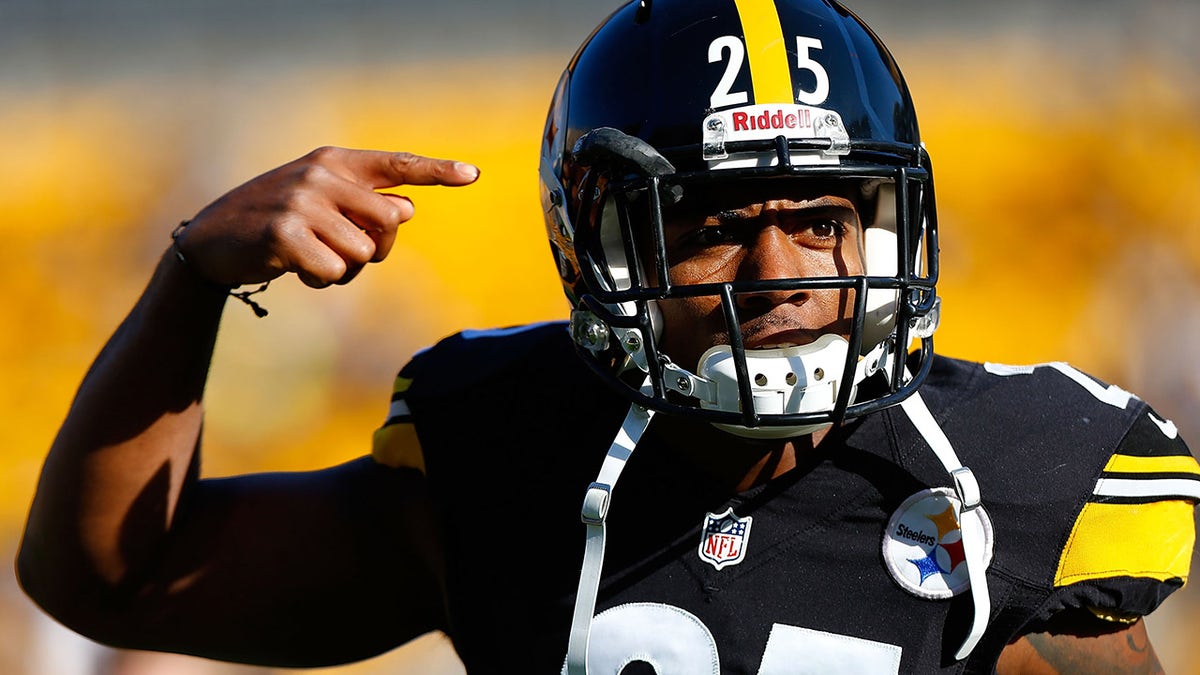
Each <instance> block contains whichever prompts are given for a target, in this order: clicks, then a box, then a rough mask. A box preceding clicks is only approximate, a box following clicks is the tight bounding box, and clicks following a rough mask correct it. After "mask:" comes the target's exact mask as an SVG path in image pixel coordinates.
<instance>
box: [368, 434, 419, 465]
mask: <svg viewBox="0 0 1200 675" xmlns="http://www.w3.org/2000/svg"><path fill="white" fill-rule="evenodd" d="M371 458H372V459H374V460H375V461H376V462H378V463H380V464H382V465H384V466H390V467H392V468H393V469H416V470H418V471H420V472H421V473H425V453H424V452H422V451H421V442H420V441H419V440H417V429H416V427H414V426H413V425H411V424H392V425H389V426H386V427H382V428H380V429H376V430H375V437H374V438H373V439H372V443H371Z"/></svg>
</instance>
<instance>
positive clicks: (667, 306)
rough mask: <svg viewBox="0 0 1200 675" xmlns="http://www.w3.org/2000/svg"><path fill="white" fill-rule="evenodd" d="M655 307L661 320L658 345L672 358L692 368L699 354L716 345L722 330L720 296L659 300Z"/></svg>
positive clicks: (722, 316) (723, 324)
mask: <svg viewBox="0 0 1200 675" xmlns="http://www.w3.org/2000/svg"><path fill="white" fill-rule="evenodd" d="M658 307H659V311H660V312H661V313H662V320H663V330H662V336H661V338H660V340H659V346H660V347H661V349H662V351H663V352H665V353H666V354H667V355H668V356H670V357H671V360H672V361H674V362H676V363H678V364H680V365H682V366H684V367H686V368H692V367H694V366H695V365H696V363H697V362H698V361H699V360H700V355H701V354H703V353H704V351H705V350H707V349H708V348H709V347H711V346H713V345H714V344H716V341H717V340H716V336H717V334H718V333H722V334H723V332H724V329H725V320H724V314H722V312H721V301H720V299H719V298H716V297H711V296H705V297H700V298H683V299H678V300H660V301H659V303H658Z"/></svg>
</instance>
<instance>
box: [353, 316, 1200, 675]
mask: <svg viewBox="0 0 1200 675" xmlns="http://www.w3.org/2000/svg"><path fill="white" fill-rule="evenodd" d="M921 393H922V396H923V398H924V399H925V401H926V402H927V404H928V406H929V408H930V410H931V411H932V413H933V415H934V417H935V418H936V419H937V421H938V423H939V424H940V425H941V427H942V428H943V429H944V431H945V433H946V435H947V437H948V438H949V439H950V441H951V443H952V444H953V445H954V447H955V450H956V451H957V453H958V455H959V457H960V458H961V460H962V462H963V463H964V464H965V465H967V466H969V467H970V468H971V469H972V471H973V472H974V475H975V477H976V478H977V479H978V481H979V485H980V489H981V492H982V499H983V507H984V509H985V510H986V514H987V519H986V522H987V528H986V529H987V532H988V535H989V536H988V545H989V554H990V566H989V567H988V570H987V579H988V588H989V592H990V597H991V607H992V611H991V616H990V617H989V621H988V628H987V632H986V633H985V634H984V637H983V639H982V641H981V642H980V644H979V645H978V646H977V647H976V648H975V650H974V652H973V653H972V654H971V656H970V657H969V658H968V659H967V660H966V661H963V662H956V661H954V660H953V656H952V654H953V652H954V650H955V649H956V648H957V646H958V645H959V644H960V643H961V642H962V638H963V636H964V635H965V633H966V631H967V629H968V626H969V623H970V617H971V611H972V606H971V601H970V594H969V589H964V587H963V583H962V579H961V578H960V577H961V576H962V575H961V574H959V569H960V567H959V566H960V563H961V562H962V556H963V553H962V549H961V544H960V543H959V539H958V532H957V527H958V526H957V522H956V521H955V519H954V512H953V510H951V511H950V512H949V514H948V515H947V513H946V508H945V507H946V506H947V504H948V503H949V502H948V501H947V500H951V501H952V499H951V498H950V497H948V496H947V495H948V494H949V491H948V490H947V488H948V486H950V485H951V484H952V483H951V479H950V477H949V476H948V475H947V474H946V471H945V469H944V468H943V467H942V465H941V464H940V463H939V461H938V460H937V458H936V457H935V456H934V455H933V453H932V452H930V450H929V449H928V447H927V445H926V443H925V440H924V439H923V437H922V436H921V435H920V434H919V433H918V432H917V430H916V429H915V428H914V427H913V425H912V424H911V423H910V422H909V420H908V418H907V417H906V416H905V415H904V413H902V412H901V411H900V410H899V409H897V408H891V409H887V410H884V411H882V412H879V413H876V414H873V415H870V416H867V417H865V418H861V419H857V420H853V421H851V422H849V423H847V424H845V425H843V426H842V427H840V428H837V429H834V430H833V431H831V433H830V434H829V436H828V437H826V439H825V440H824V441H823V442H822V443H821V444H820V446H819V447H818V448H817V451H816V453H815V456H814V457H812V458H811V461H808V462H806V463H805V464H804V465H803V466H801V467H798V468H797V469H795V470H793V471H790V472H788V473H786V474H784V475H782V476H780V477H778V478H776V479H774V480H772V481H770V482H769V483H767V484H764V485H760V486H758V487H755V488H753V489H751V490H749V491H746V492H743V493H739V494H730V493H729V492H728V491H727V490H724V489H720V488H718V487H717V485H718V483H715V482H714V481H712V480H711V479H708V478H707V477H705V476H703V475H701V474H699V473H696V472H695V470H694V469H692V468H690V465H689V464H688V463H687V462H686V460H685V459H683V458H681V456H680V452H681V450H680V449H679V447H678V444H675V443H672V442H670V439H668V438H665V437H664V434H665V432H664V431H663V429H662V426H664V425H661V424H659V420H655V422H654V423H652V424H651V426H650V428H649V430H648V431H647V433H646V435H645V436H644V437H643V439H642V441H641V443H640V444H639V445H638V448H637V451H636V452H635V454H634V455H633V457H632V458H631V459H630V460H629V463H628V466H627V468H626V469H625V472H624V474H623V477H622V479H621V482H620V484H619V485H618V486H617V487H616V488H615V490H614V493H613V501H612V506H611V509H610V511H609V517H608V531H609V538H608V552H607V556H606V561H605V566H604V576H603V579H602V581H601V585H600V594H599V600H598V603H597V608H596V618H595V621H594V624H593V631H592V638H591V648H592V650H593V651H597V652H601V653H603V654H605V655H608V657H611V658H612V659H615V660H617V661H620V660H621V659H624V661H623V662H626V663H628V662H632V661H644V662H646V663H647V664H653V665H654V667H655V668H656V672H659V673H660V674H662V675H665V674H666V673H671V672H681V673H689V674H691V673H709V672H712V673H718V672H719V673H763V674H768V673H778V672H788V673H810V672H811V673H818V672H825V673H827V672H852V673H858V672H863V673H866V672H870V673H887V672H901V673H930V672H990V671H991V670H992V669H993V667H994V664H995V662H996V659H997V658H998V657H999V654H1000V652H1001V650H1003V648H1004V647H1005V645H1006V644H1007V643H1008V642H1009V641H1010V640H1011V639H1012V638H1013V637H1014V636H1016V635H1018V634H1021V633H1023V632H1028V631H1029V630H1030V629H1031V628H1036V626H1037V625H1038V624H1039V623H1040V622H1042V621H1044V620H1046V619H1048V618H1049V617H1050V616H1052V615H1054V614H1055V613H1056V612H1058V611H1061V610H1063V609H1067V608H1080V609H1089V610H1091V611H1093V612H1094V613H1095V614H1096V615H1097V616H1100V617H1102V618H1109V619H1113V620H1129V619H1132V618H1135V617H1138V616H1141V615H1144V614H1146V613H1149V612H1150V611H1152V610H1153V609H1154V608H1155V607H1157V606H1158V604H1159V603H1160V602H1161V601H1162V600H1163V599H1164V598H1165V597H1166V596H1167V595H1168V594H1169V593H1171V592H1172V591H1173V590H1175V589H1177V588H1179V587H1180V586H1181V585H1182V584H1183V583H1184V581H1185V579H1186V578H1187V573H1188V564H1189V561H1190V557H1191V549H1192V544H1193V538H1194V533H1193V519H1192V504H1193V503H1194V501H1195V500H1196V498H1197V496H1198V495H1200V470H1198V468H1197V465H1196V462H1195V460H1194V459H1193V458H1192V457H1191V455H1190V453H1189V452H1188V449H1187V447H1186V446H1185V445H1184V443H1183V441H1182V440H1181V439H1180V438H1179V437H1178V434H1177V433H1176V432H1175V430H1174V427H1173V426H1172V425H1171V424H1170V422H1168V421H1166V420H1163V419H1161V418H1159V417H1157V416H1155V414H1154V412H1153V411H1152V410H1151V409H1150V408H1148V407H1147V406H1146V404H1145V403H1143V402H1142V401H1141V400H1139V399H1137V398H1136V397H1134V396H1132V395H1130V394H1128V393H1126V392H1124V391H1122V390H1120V389H1118V388H1116V387H1109V386H1107V385H1104V384H1102V383H1099V382H1097V381H1096V380H1094V379H1092V378H1090V377H1087V376H1086V375H1083V374H1081V373H1079V372H1078V371H1075V370H1073V369H1071V368H1069V367H1068V366H1065V365H1063V364H1048V365H1044V366H1037V367H1029V368H1012V367H1003V366H985V365H979V364H971V363H966V362H962V361H956V360H952V359H946V358H937V359H936V360H935V362H934V364H933V368H932V371H931V372H930V374H929V376H928V378H927V380H926V382H925V383H924V384H923V385H922V387H921ZM627 410H628V402H627V401H625V400H624V399H622V398H620V397H619V396H617V395H616V394H614V393H612V392H611V391H609V390H608V389H607V388H606V387H605V386H603V385H602V384H601V383H600V381H599V380H598V379H597V378H596V377H594V376H593V375H592V374H591V373H590V372H589V371H588V370H587V368H586V367H585V366H584V365H583V364H582V362H581V360H580V359H578V358H577V357H576V356H575V355H574V354H573V347H572V345H571V342H570V339H569V336H568V334H567V329H566V327H565V325H564V324H561V323H551V324H543V325H538V326H531V327H524V328H519V329H511V330H506V331H492V332H481V333H472V332H466V333H462V334H459V335H456V336H453V337H451V338H447V339H446V340H444V341H442V342H441V343H439V344H438V345H437V346H435V347H433V348H431V349H429V350H426V351H425V352H422V353H421V354H419V355H417V356H416V357H414V359H413V360H412V361H411V362H410V363H409V364H408V365H407V366H406V367H405V368H404V369H403V371H402V372H401V373H400V376H399V377H398V378H397V383H396V393H395V394H394V396H393V414H392V415H391V416H390V417H389V419H388V422H387V423H386V424H385V425H384V427H383V428H381V429H380V430H379V431H378V432H376V439H375V456H376V458H377V459H378V460H379V461H381V462H383V463H386V464H389V465H393V466H398V465H406V466H412V467H417V468H419V469H421V470H422V471H424V472H425V475H426V477H427V479H428V481H429V484H430V486H431V492H432V494H433V495H434V499H435V500H436V506H437V511H438V513H439V515H440V518H441V523H440V526H441V529H442V534H443V536H444V547H445V553H446V560H447V563H446V565H447V579H446V588H445V603H446V612H447V622H448V630H447V632H448V633H449V635H450V637H451V638H452V640H453V642H454V645H455V648H456V649H457V651H458V653H459V655H460V657H461V658H462V660H463V662H464V663H465V665H466V667H467V669H468V671H469V672H472V673H488V672H502V673H507V672H531V673H552V672H560V671H561V670H562V668H563V663H564V658H565V655H566V647H567V636H568V633H569V629H570V623H571V612H572V608H573V601H574V594H575V590H576V584H577V581H578V577H579V570H580V564H581V557H582V551H583V535H584V526H583V525H582V524H581V523H580V517H579V513H580V505H581V500H582V497H583V494H584V491H585V490H586V488H587V486H588V484H589V483H590V482H591V481H593V480H594V479H595V478H596V473H597V470H598V468H599V466H600V462H601V461H602V459H603V457H604V455H605V452H606V451H607V449H608V447H609V444H610V442H611V441H612V440H613V437H614V435H615V433H616V430H617V428H618V426H619V425H620V423H621V420H622V419H623V417H624V415H625V413H626V411H627ZM414 434H415V436H414ZM716 437H717V439H718V440H717V441H715V442H720V439H721V438H723V437H722V436H720V435H716ZM415 440H419V447H418V445H417V443H415V442H414V441H415ZM730 440H731V442H732V440H733V439H732V437H730ZM619 670H620V668H619V667H617V668H616V669H615V670H614V671H613V672H619Z"/></svg>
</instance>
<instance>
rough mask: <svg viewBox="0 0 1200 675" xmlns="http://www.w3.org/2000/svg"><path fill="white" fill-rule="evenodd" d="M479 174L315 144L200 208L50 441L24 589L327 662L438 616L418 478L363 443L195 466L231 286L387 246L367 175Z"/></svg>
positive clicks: (215, 651) (73, 611)
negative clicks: (286, 471) (330, 460)
mask: <svg viewBox="0 0 1200 675" xmlns="http://www.w3.org/2000/svg"><path fill="white" fill-rule="evenodd" d="M477 176H478V171H477V170H476V169H475V168H474V167H471V166H469V165H464V164H460V163H456V162H452V161H447V160H435V159H430V158H425V157H419V156H414V155H409V154H404V153H387V152H375V151H355V150H345V149H337V148H322V149H320V150H316V151H314V152H312V153H309V154H308V155H306V156H304V157H302V158H300V159H298V160H296V161H293V162H290V163H288V164H286V165H284V166H281V167H279V168H277V169H274V170H272V171H270V172H268V173H266V174H263V175H261V176H259V177H257V178H255V179H253V180H251V181H249V182H247V183H245V184H244V185H242V186H240V187H238V188H236V189H234V190H233V191H231V192H229V193H228V194H226V195H225V196H223V197H221V198H220V199H218V200H217V201H216V202H214V203H213V204H211V205H209V206H208V207H206V208H205V209H204V210H203V211H201V212H200V213H199V214H198V215H197V216H196V217H195V218H194V219H193V220H192V221H191V222H190V224H188V225H187V227H186V228H184V229H183V230H182V232H181V233H180V234H179V236H178V238H177V240H176V247H175V248H172V249H171V250H168V251H167V253H166V254H165V255H164V256H163V258H162V260H161V261H160V263H159V264H158V267H157V269H156V270H155V272H154V275H153V277H152V279H151V280H150V283H149V285H148V286H147V288H146V290H145V292H144V293H143V295H142V297H141V298H140V299H139V301H138V302H137V304H136V306H135V307H134V308H133V310H132V311H131V313H130V314H129V316H128V317H127V318H126V319H125V321H124V322H123V323H122V324H121V326H120V327H119V328H118V329H117V331H116V333H115V334H114V335H113V336H112V338H111V339H110V340H109V342H108V344H107V345H106V346H105V347H104V349H103V350H102V351H101V353H100V355H99V356H98V357H97V359H96V361H95V363H94V364H93V365H92V367H91V369H90V370H89V372H88V374H87V376H86V377H85V378H84V381H83V383H82V384H81V386H80V388H79V392H78V394H77V395H76V398H75V401H74V402H73V404H72V406H71V409H70V411H69V413H68V415H67V418H66V420H65V421H64V423H63V425H62V428H61V429H60V431H59V433H58V436H57V438H56V439H55V441H54V444H53V446H52V448H51V450H50V454H49V456H48V457H47V459H46V463H45V467H44V469H43V471H42V476H41V480H40V482H39V485H38V489H37V493H36V496H35V498H34V502H33V505H32V508H31V511H30V515H29V520H28V523H27V526H26V531H25V536H24V539H23V541H22V545H21V550H20V554H19V557H18V562H17V568H18V574H19V577H20V581H21V583H22V585H23V587H24V588H25V590H26V591H27V592H28V593H29V594H30V596H31V597H33V599H34V600H35V601H37V602H38V603H39V604H40V605H41V606H42V607H44V608H45V609H46V610H47V611H48V612H50V613H51V614H52V615H54V616H55V617H56V618H58V619H59V620H60V621H62V622H63V623H65V624H66V625H68V626H69V627H71V628H74V629H75V630H77V631H79V632H81V633H84V634H85V635H88V636H89V637H92V638H94V639H97V640H99V641H102V642H106V643H109V644H114V645H118V646H127V647H138V648H143V649H163V650H169V651H181V652H187V653H195V654H201V655H205V656H210V657H214V658H225V659H232V660H240V661H247V662H257V663H278V664H285V665H320V664H325V663H336V662H341V661H346V660H351V659H355V658H361V657H364V656H368V655H370V654H373V653H377V652H379V651H382V650H384V649H387V648H389V647H391V646H395V645H396V644H398V643H399V642H402V641H403V640H404V639H406V638H407V637H411V636H412V635H416V634H419V633H420V632H423V631H426V630H430V629H432V628H435V627H438V626H439V621H440V614H441V613H440V600H439V599H438V597H437V570H438V560H437V557H438V551H437V546H436V543H435V539H436V533H434V532H432V531H431V530H430V527H429V525H428V522H429V519H428V518H426V517H424V509H425V508H426V501H425V499H424V486H423V483H422V481H421V479H420V478H419V476H416V475H414V474H409V473H406V472H403V471H394V470H388V469H382V468H380V467H377V466H374V465H373V464H371V463H370V462H365V461H360V462H355V463H351V464H348V465H345V466H342V467H336V468H334V469H330V470H326V471H321V472H313V473H304V474H290V475H267V476H250V477H244V478H237V479H227V480H220V481H199V480H197V477H196V466H197V463H198V448H199V445H200V435H201V423H202V405H201V401H202V397H203V392H204V386H205V381H206V379H207V374H208V369H209V362H210V359H211V357H212V352H213V345H214V342H215V339H216V333H217V327H218V324H219V322H220V317H221V313H222V308H223V305H224V303H225V299H226V289H227V288H228V287H230V286H235V285H238V284H248V283H260V282H263V281H267V280H270V279H273V278H275V277H277V276H279V275H281V274H284V273H287V272H293V273H295V274H297V275H298V276H299V277H300V278H301V279H302V280H303V281H304V282H305V283H306V284H308V285H309V286H313V287H322V286H327V285H329V284H333V283H345V282H347V281H349V280H350V279H352V278H353V277H354V276H355V275H356V274H357V273H358V272H359V271H360V270H361V269H362V267H363V266H365V265H366V264H367V263H368V262H376V261H380V260H382V259H383V258H384V257H386V256H387V253H388V251H389V250H390V248H391V246H392V242H393V241H394V238H395V236H396V230H397V226H398V225H399V224H401V223H403V222H404V221H406V220H408V219H409V218H411V217H412V215H413V206H412V203H411V202H410V201H409V200H408V199H406V198H404V197H399V196H395V195H387V194H382V193H380V192H377V190H378V189H381V188H388V187H393V186H399V185H405V184H420V185H435V184H436V185H447V186H457V185H466V184H469V183H471V182H473V181H474V180H475V178H476V177H477ZM185 260H186V262H185ZM339 639H340V640H341V642H339Z"/></svg>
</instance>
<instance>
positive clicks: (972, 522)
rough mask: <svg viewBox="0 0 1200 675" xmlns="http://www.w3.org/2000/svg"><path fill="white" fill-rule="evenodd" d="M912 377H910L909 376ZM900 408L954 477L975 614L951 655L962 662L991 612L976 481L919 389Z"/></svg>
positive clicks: (981, 509)
mask: <svg viewBox="0 0 1200 675" xmlns="http://www.w3.org/2000/svg"><path fill="white" fill-rule="evenodd" d="M910 377H911V376H910ZM900 409H901V410H903V411H904V413H905V414H906V415H908V419H909V420H911V421H912V423H913V426H915V427H916V428H917V432H919V433H920V434H921V436H922V437H924V438H925V442H926V443H928V444H929V447H930V448H931V449H932V450H933V454H935V455H937V458H938V460H940V461H941V463H942V466H944V467H945V468H946V471H947V472H948V473H949V474H950V476H951V477H952V478H954V493H955V494H956V495H957V496H958V501H959V503H960V504H961V505H962V506H961V510H960V511H959V514H958V527H959V531H960V532H962V545H963V553H964V555H965V556H966V561H965V562H966V565H967V578H968V580H969V581H970V583H971V599H972V600H973V602H974V608H975V615H974V617H972V619H971V630H970V631H969V632H968V633H967V637H966V638H965V639H964V640H963V643H962V645H961V646H960V647H959V648H958V651H957V652H956V653H955V654H954V658H955V660H958V661H961V660H963V659H965V658H967V656H969V655H970V654H971V651H972V650H973V649H975V645H977V644H979V639H980V638H981V637H983V632H984V630H986V629H987V622H988V617H989V616H990V615H991V612H992V601H991V597H990V596H989V594H988V587H987V574H986V572H987V563H986V562H985V557H986V551H985V549H986V543H985V542H984V529H983V507H982V506H981V505H980V495H979V483H978V482H976V480H975V475H974V474H973V473H971V470H970V469H968V468H967V467H965V466H963V465H962V462H960V461H959V460H958V455H956V454H955V453H954V448H953V447H952V446H951V445H950V439H948V438H946V434H945V432H943V431H942V428H941V427H940V426H938V423H937V421H936V420H934V419H933V414H932V413H930V412H929V406H927V405H925V400H924V399H923V398H921V392H919V391H918V392H913V394H912V396H909V397H908V398H906V399H904V401H902V402H901V403H900Z"/></svg>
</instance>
